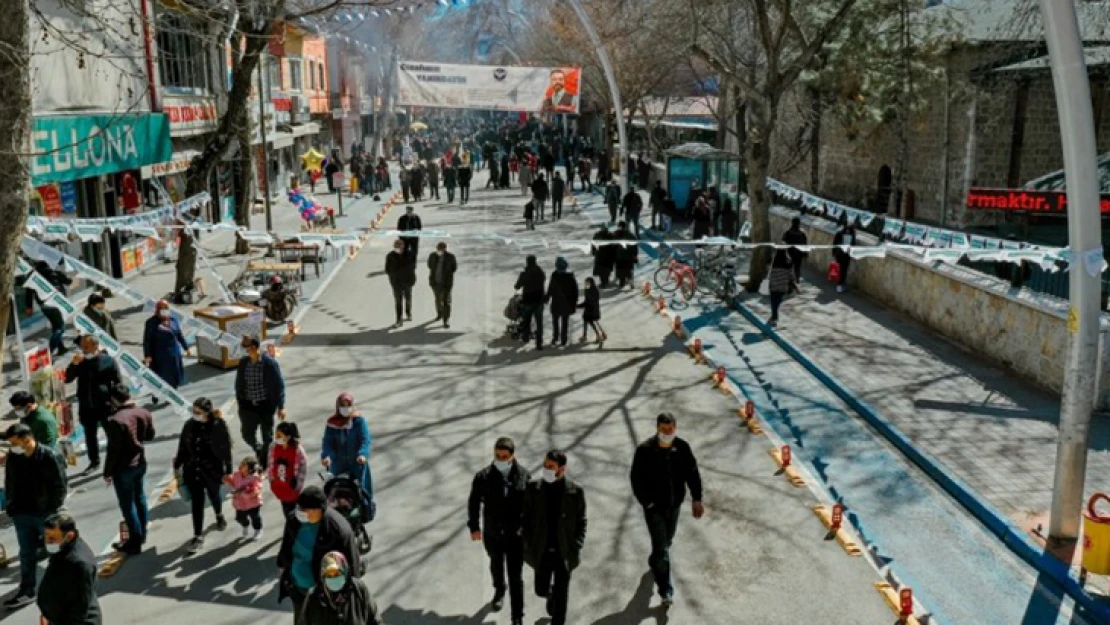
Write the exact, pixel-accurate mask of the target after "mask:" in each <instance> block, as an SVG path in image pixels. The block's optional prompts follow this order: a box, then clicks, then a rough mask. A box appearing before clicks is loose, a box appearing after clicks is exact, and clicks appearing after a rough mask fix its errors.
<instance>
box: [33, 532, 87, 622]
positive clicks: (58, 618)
mask: <svg viewBox="0 0 1110 625" xmlns="http://www.w3.org/2000/svg"><path fill="white" fill-rule="evenodd" d="M44 528H45V529H44V541H45V543H46V551H47V552H49V553H50V560H49V561H48V562H47V563H46V571H45V572H44V573H43V574H42V591H41V592H40V593H39V596H38V608H39V612H40V613H41V614H42V620H43V621H44V622H46V623H48V624H49V625H100V622H101V621H100V602H99V601H97V598H96V557H95V556H94V555H93V552H92V549H89V545H88V544H87V543H85V541H84V540H83V539H82V538H81V536H80V534H78V533H77V521H75V520H74V519H73V517H72V516H70V515H68V514H66V513H64V512H63V513H58V514H55V515H53V516H51V517H50V518H49V519H47V520H46V523H45V524H44Z"/></svg>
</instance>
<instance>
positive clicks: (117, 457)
mask: <svg viewBox="0 0 1110 625" xmlns="http://www.w3.org/2000/svg"><path fill="white" fill-rule="evenodd" d="M112 404H113V405H114V406H115V407H116V413H115V414H114V415H112V416H111V417H110V418H109V419H108V420H107V421H105V422H104V434H105V435H106V436H107V437H108V450H107V453H105V454H104V456H105V457H104V482H105V483H107V484H109V485H111V486H113V487H114V488H115V490H116V500H117V501H118V502H119V509H120V512H122V513H123V520H124V522H125V523H126V524H127V541H126V542H117V543H113V544H112V548H113V549H115V550H116V551H120V552H123V553H126V554H129V555H135V554H137V553H139V552H140V551H141V550H142V545H143V543H145V542H146V527H147V515H148V513H149V510H148V508H147V503H146V486H145V485H144V483H143V481H144V478H145V476H146V449H145V448H144V446H143V445H144V443H149V442H150V441H152V440H154V415H152V414H150V411H149V410H147V409H146V408H139V407H138V406H136V405H135V402H134V401H132V400H131V391H130V390H128V388H127V386H126V385H123V384H119V385H117V386H116V387H115V388H114V389H112Z"/></svg>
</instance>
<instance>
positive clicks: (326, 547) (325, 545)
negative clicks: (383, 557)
mask: <svg viewBox="0 0 1110 625" xmlns="http://www.w3.org/2000/svg"><path fill="white" fill-rule="evenodd" d="M300 531H301V522H300V521H298V520H297V517H296V516H294V515H290V516H289V518H288V519H286V521H285V534H284V535H283V536H282V538H281V548H280V549H279V550H278V556H277V566H278V568H279V569H281V580H280V582H279V583H278V586H279V588H280V590H279V591H278V603H281V602H282V601H283V600H284V599H285V598H286V597H288V596H289V590H290V589H291V588H293V586H294V584H293V578H292V568H293V545H294V543H296V542H297V533H298V532H300ZM332 551H338V552H339V553H341V554H343V556H344V557H345V558H347V563H348V565H349V566H350V567H351V573H350V575H351V577H361V576H362V560H361V558H360V557H359V553H358V541H357V540H356V538H355V533H354V531H353V530H352V529H351V524H350V523H348V522H347V519H344V518H343V515H341V514H339V513H338V512H336V511H335V510H332V509H331V508H328V509H326V510H324V516H323V517H322V518H321V519H320V529H319V531H318V533H317V534H316V544H315V545H314V546H313V548H312V563H311V566H312V574H313V575H314V576H315V578H316V583H317V584H319V583H320V561H321V560H323V559H324V556H326V555H327V554H329V553H331V552H332Z"/></svg>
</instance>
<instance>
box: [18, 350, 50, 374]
mask: <svg viewBox="0 0 1110 625" xmlns="http://www.w3.org/2000/svg"><path fill="white" fill-rule="evenodd" d="M23 359H24V361H25V362H26V363H27V373H37V372H39V371H42V370H43V369H45V368H47V367H49V366H50V365H51V364H52V363H51V362H50V348H48V347H47V346H45V345H39V346H38V347H33V348H31V349H29V350H27V351H25V352H23Z"/></svg>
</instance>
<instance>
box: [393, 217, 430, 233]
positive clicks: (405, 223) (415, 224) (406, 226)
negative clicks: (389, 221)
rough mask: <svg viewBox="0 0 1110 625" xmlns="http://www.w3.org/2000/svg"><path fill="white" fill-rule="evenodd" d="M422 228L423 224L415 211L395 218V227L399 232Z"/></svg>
mask: <svg viewBox="0 0 1110 625" xmlns="http://www.w3.org/2000/svg"><path fill="white" fill-rule="evenodd" d="M423 228H424V224H423V223H422V222H421V221H420V215H417V214H416V213H413V214H412V215H409V214H405V215H401V218H400V219H398V220H397V229H398V230H400V231H401V232H407V231H410V230H422V229H423Z"/></svg>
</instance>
